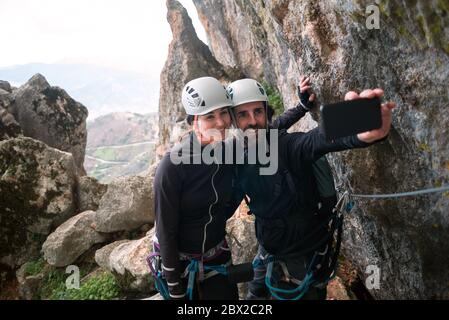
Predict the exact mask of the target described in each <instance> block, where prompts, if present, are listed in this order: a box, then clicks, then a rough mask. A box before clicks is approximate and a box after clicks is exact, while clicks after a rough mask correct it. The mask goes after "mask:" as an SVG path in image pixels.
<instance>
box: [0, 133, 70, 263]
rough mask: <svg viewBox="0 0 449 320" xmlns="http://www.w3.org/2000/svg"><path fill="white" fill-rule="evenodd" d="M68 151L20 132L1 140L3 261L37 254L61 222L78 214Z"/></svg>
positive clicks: (0, 234)
mask: <svg viewBox="0 0 449 320" xmlns="http://www.w3.org/2000/svg"><path fill="white" fill-rule="evenodd" d="M76 172H77V169H76V166H75V162H74V161H73V157H72V155H71V154H70V153H67V152H63V151H59V150H56V149H54V148H50V147H48V146H47V145H46V144H44V143H43V142H40V141H36V140H33V139H31V138H26V137H21V138H14V139H9V140H5V141H0V203H1V205H0V221H1V223H0V263H2V264H5V265H7V266H9V267H11V268H15V267H17V266H19V265H22V264H23V263H24V262H26V261H28V260H31V259H35V258H37V256H38V255H39V251H40V249H41V246H42V243H43V242H44V241H45V239H46V238H47V236H48V235H49V234H50V233H51V231H53V230H54V229H55V228H56V227H57V226H59V225H60V224H61V223H63V222H64V221H66V220H67V219H68V218H70V217H72V216H73V215H74V214H75V213H76V197H75V193H74V192H75V188H76Z"/></svg>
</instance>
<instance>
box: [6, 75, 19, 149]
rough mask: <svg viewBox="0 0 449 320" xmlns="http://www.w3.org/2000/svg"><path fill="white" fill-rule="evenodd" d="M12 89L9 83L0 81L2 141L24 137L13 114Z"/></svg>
mask: <svg viewBox="0 0 449 320" xmlns="http://www.w3.org/2000/svg"><path fill="white" fill-rule="evenodd" d="M11 92H12V89H11V86H10V84H9V83H8V82H6V81H1V80H0V141H1V140H7V139H11V138H16V137H19V136H21V135H22V133H23V132H22V128H21V127H20V125H19V123H18V122H17V121H16V119H14V116H13V115H12V114H11V103H12V97H11V96H12V95H11Z"/></svg>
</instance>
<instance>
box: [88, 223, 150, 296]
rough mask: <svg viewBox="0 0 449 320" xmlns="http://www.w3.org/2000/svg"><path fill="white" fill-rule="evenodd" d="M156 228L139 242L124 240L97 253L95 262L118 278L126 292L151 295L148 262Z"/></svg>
mask: <svg viewBox="0 0 449 320" xmlns="http://www.w3.org/2000/svg"><path fill="white" fill-rule="evenodd" d="M154 230H155V229H154V228H153V229H152V230H151V231H150V232H148V234H147V235H146V236H145V237H143V238H142V239H139V240H131V241H127V240H122V241H117V242H114V243H112V244H110V245H107V246H105V247H103V248H101V249H100V250H97V252H96V253H95V261H96V262H97V264H98V265H100V266H101V267H103V268H105V269H107V270H109V271H111V272H113V273H114V275H115V276H116V277H117V279H118V282H119V284H120V286H121V287H122V288H123V289H124V290H125V291H137V292H141V293H150V292H152V291H153V290H154V284H153V279H152V277H151V274H150V270H149V267H148V265H147V262H146V258H147V256H148V255H149V254H150V252H151V250H152V249H151V248H152V245H153V244H152V243H153V242H152V238H153V235H154Z"/></svg>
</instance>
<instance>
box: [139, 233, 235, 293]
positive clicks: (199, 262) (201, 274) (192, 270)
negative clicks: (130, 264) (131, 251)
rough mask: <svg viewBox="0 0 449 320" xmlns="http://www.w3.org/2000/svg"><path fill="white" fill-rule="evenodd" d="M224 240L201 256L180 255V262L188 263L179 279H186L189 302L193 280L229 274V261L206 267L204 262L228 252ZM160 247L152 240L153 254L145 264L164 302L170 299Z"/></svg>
mask: <svg viewBox="0 0 449 320" xmlns="http://www.w3.org/2000/svg"><path fill="white" fill-rule="evenodd" d="M229 250H230V249H229V247H228V244H227V242H226V239H224V240H223V241H221V242H220V243H219V244H218V245H216V246H215V247H213V248H211V249H209V250H208V251H207V252H206V253H205V254H204V255H201V254H188V253H180V254H179V256H180V260H181V261H190V262H189V264H188V265H187V267H186V268H185V270H184V272H183V273H182V275H181V278H183V279H184V278H187V279H188V280H187V291H186V295H187V296H188V298H189V299H190V300H192V298H193V289H194V285H195V279H196V278H198V281H200V282H202V281H204V280H206V279H209V278H211V277H213V276H215V275H218V274H222V275H225V276H227V275H228V273H229V267H230V266H231V260H229V261H228V262H227V263H225V264H221V265H214V266H207V265H204V264H203V263H204V262H207V261H211V260H213V259H215V258H217V257H218V256H220V255H221V254H222V253H223V252H224V251H229ZM159 251H160V247H159V244H158V243H157V241H156V239H154V240H153V252H152V253H151V254H150V255H149V256H148V257H147V264H148V266H149V268H150V271H151V273H152V275H153V278H154V279H155V285H156V289H157V290H158V291H159V292H160V293H161V295H162V296H163V297H164V299H165V300H169V299H170V293H169V290H168V284H167V281H166V279H165V275H164V271H163V268H162V258H161V255H160V252H159Z"/></svg>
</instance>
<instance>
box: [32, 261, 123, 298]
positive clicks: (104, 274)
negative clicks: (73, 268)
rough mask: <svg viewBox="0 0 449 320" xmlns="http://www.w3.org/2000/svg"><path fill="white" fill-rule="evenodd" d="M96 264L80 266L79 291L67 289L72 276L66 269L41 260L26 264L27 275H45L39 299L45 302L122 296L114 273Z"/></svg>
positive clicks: (38, 294) (38, 295)
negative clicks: (67, 282) (68, 279)
mask: <svg viewBox="0 0 449 320" xmlns="http://www.w3.org/2000/svg"><path fill="white" fill-rule="evenodd" d="M96 268H98V266H97V265H96V264H95V263H84V264H82V265H81V266H80V279H81V284H80V288H79V289H67V286H66V280H67V278H68V277H69V276H70V274H68V273H66V272H65V269H64V268H55V267H51V266H50V265H48V264H46V263H45V261H44V260H43V259H42V258H40V259H39V260H37V261H30V262H27V263H26V267H25V275H26V276H33V275H37V274H40V273H41V274H43V278H42V282H41V285H40V288H39V291H38V293H37V297H38V298H40V299H43V300H111V299H118V298H120V296H121V291H120V287H119V285H118V283H117V281H116V279H115V277H114V275H113V274H112V273H110V272H109V271H105V270H103V269H97V271H94V270H95V269H96Z"/></svg>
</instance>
